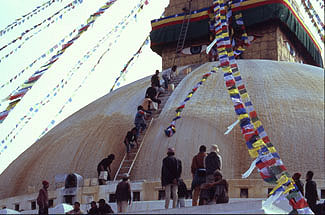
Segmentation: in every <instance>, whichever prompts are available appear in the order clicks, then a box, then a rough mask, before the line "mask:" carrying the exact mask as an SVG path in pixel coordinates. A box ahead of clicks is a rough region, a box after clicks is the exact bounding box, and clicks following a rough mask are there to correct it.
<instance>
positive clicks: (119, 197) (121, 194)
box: [115, 173, 131, 213]
mask: <svg viewBox="0 0 325 215" xmlns="http://www.w3.org/2000/svg"><path fill="white" fill-rule="evenodd" d="M128 179H129V175H128V174H127V173H124V174H123V177H122V181H121V182H120V183H118V185H117V187H116V191H115V196H116V202H117V212H118V213H125V212H127V209H128V202H129V204H131V186H130V184H129V182H128Z"/></svg>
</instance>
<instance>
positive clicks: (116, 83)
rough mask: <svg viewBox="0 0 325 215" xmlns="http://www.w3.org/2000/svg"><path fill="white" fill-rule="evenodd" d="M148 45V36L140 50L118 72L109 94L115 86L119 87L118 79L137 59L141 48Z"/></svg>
mask: <svg viewBox="0 0 325 215" xmlns="http://www.w3.org/2000/svg"><path fill="white" fill-rule="evenodd" d="M148 43H149V36H147V38H146V39H145V41H144V42H143V43H142V45H141V46H140V48H139V49H138V51H137V52H136V53H135V54H134V55H133V56H132V57H131V58H130V60H128V62H127V63H126V64H125V66H124V68H123V69H122V71H121V72H120V75H119V77H117V78H116V79H115V82H114V84H113V86H112V88H111V90H110V91H109V92H112V91H113V90H114V87H115V85H116V86H119V82H118V81H119V79H120V78H121V77H122V76H123V75H125V74H126V72H127V68H128V67H129V66H130V63H131V62H133V60H134V59H135V58H137V57H139V55H140V53H141V50H142V48H143V46H145V45H147V44H148Z"/></svg>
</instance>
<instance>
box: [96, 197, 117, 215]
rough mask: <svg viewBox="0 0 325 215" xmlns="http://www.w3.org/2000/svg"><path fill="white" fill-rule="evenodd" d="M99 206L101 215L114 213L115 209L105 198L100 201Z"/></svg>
mask: <svg viewBox="0 0 325 215" xmlns="http://www.w3.org/2000/svg"><path fill="white" fill-rule="evenodd" d="M98 203H99V207H98V214H99V215H106V214H113V213H114V211H113V210H112V208H111V206H109V205H108V204H107V203H106V202H105V199H100V200H99V201H98Z"/></svg>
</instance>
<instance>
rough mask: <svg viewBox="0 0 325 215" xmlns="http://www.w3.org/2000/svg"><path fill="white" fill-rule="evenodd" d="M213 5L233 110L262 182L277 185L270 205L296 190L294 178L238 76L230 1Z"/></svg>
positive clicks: (272, 193) (222, 63)
mask: <svg viewBox="0 0 325 215" xmlns="http://www.w3.org/2000/svg"><path fill="white" fill-rule="evenodd" d="M214 5H215V7H214V12H215V20H216V24H215V26H216V30H215V32H216V39H217V51H218V55H219V61H220V67H221V68H222V70H223V72H224V81H225V84H226V87H227V88H228V93H229V96H230V98H231V100H232V101H233V103H234V108H235V112H236V114H237V115H238V119H239V121H240V127H241V129H242V134H243V135H244V138H245V140H246V145H247V147H248V150H249V154H250V156H251V157H252V158H256V159H255V160H254V161H253V164H252V165H256V167H257V168H258V171H259V173H260V175H261V176H262V178H263V180H264V181H266V182H268V183H272V184H277V186H276V187H275V188H274V189H273V190H272V192H271V193H270V194H271V197H270V198H269V199H268V200H267V201H266V202H267V203H266V205H270V204H272V203H273V202H274V201H276V199H278V198H279V197H280V196H281V195H282V194H285V195H287V196H288V193H292V192H299V191H297V190H298V189H297V188H296V187H295V186H294V182H293V180H292V179H291V178H289V176H288V173H287V172H286V168H285V167H284V165H283V163H282V161H281V159H280V156H279V155H278V153H277V152H276V150H275V148H274V146H273V145H272V144H271V142H270V140H269V138H268V136H267V134H266V132H265V131H264V128H263V126H262V123H261V122H260V121H259V119H258V117H257V113H256V111H255V110H254V108H253V105H252V102H251V101H250V99H249V96H248V93H247V90H246V88H245V85H244V84H243V81H242V78H241V76H240V73H239V68H238V65H237V63H236V60H235V57H234V53H233V50H232V46H231V43H230V40H229V32H228V25H229V23H228V18H229V17H227V14H229V10H231V1H227V0H226V1H225V0H215V1H214ZM252 165H251V167H252ZM250 172H252V168H250V170H249V171H248V173H247V174H246V173H245V174H244V175H245V177H248V175H249V173H250ZM291 199H292V198H291ZM289 201H290V200H289ZM300 201H302V202H303V203H302V204H299V206H300V207H299V209H302V208H306V207H308V205H306V204H307V203H306V201H305V200H304V199H300ZM305 203H306V204H305ZM306 210H307V209H306Z"/></svg>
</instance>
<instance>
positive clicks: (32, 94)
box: [0, 0, 324, 174]
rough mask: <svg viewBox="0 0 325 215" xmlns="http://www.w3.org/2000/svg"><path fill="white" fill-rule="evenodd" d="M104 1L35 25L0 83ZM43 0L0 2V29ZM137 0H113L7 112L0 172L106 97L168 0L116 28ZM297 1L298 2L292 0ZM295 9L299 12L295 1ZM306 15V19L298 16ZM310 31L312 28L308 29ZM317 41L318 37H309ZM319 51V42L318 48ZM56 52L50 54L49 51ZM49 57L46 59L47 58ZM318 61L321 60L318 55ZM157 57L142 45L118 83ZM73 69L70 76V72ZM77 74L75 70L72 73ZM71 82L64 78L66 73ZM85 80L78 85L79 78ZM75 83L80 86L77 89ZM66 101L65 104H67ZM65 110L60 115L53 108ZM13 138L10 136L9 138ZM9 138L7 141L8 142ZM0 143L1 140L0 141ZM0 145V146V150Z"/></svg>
mask: <svg viewBox="0 0 325 215" xmlns="http://www.w3.org/2000/svg"><path fill="white" fill-rule="evenodd" d="M72 1H73V0H58V1H56V2H55V3H54V4H52V5H51V7H49V8H46V9H45V10H44V11H42V12H40V13H39V14H37V15H35V16H33V17H31V18H30V19H29V20H28V21H26V22H25V23H24V24H23V25H20V26H18V27H15V28H14V29H12V30H11V31H9V32H8V33H7V34H6V35H3V36H0V47H2V46H3V45H5V44H7V43H9V42H10V41H12V40H13V39H15V38H17V36H18V35H20V33H21V32H23V31H25V30H26V29H29V28H31V27H32V26H34V25H35V24H38V23H40V22H41V21H43V20H44V19H46V18H48V17H49V16H50V15H52V14H54V13H55V12H56V11H58V10H60V9H61V8H63V7H64V6H65V5H67V4H69V3H70V2H72ZM106 1H107V0H96V1H94V0H83V1H82V3H81V4H78V5H77V6H76V7H75V8H74V9H73V10H71V11H69V12H67V13H65V14H63V16H62V19H59V20H58V21H57V22H55V23H53V24H51V25H50V26H49V27H48V28H44V29H43V27H41V28H42V29H43V30H42V31H41V32H39V33H37V34H36V35H35V36H33V37H32V38H31V39H30V40H28V41H26V42H24V44H23V46H22V48H20V49H18V51H17V52H14V53H13V54H12V55H10V57H9V58H7V59H4V60H3V61H2V62H0V74H1V76H0V77H1V78H0V85H2V84H3V83H6V82H7V81H8V80H9V79H10V78H12V77H14V76H15V75H16V74H18V73H19V72H20V71H21V70H22V69H24V68H25V67H26V66H28V65H30V63H31V62H33V60H35V59H37V58H38V57H39V56H41V55H42V54H44V53H46V52H47V50H49V49H50V48H51V47H53V46H54V45H55V44H57V43H58V42H59V41H60V40H61V39H62V38H64V37H65V36H66V35H67V34H68V33H70V32H71V31H72V30H73V29H78V28H79V27H80V25H81V24H85V23H86V20H87V19H88V17H89V16H90V15H91V14H93V13H94V12H96V11H97V10H98V9H99V8H100V7H101V6H102V5H104V3H105V2H106ZM45 2H48V0H24V1H23V0H10V1H8V0H0V3H1V7H0V30H2V29H4V28H5V27H6V26H7V25H8V24H10V23H12V22H13V21H15V19H16V18H19V17H21V16H22V15H24V14H26V13H28V12H30V11H32V10H33V9H34V8H35V7H36V6H39V5H42V4H43V3H45ZM138 2H140V0H132V1H130V0H118V1H117V2H116V3H114V4H113V5H112V6H111V7H110V8H109V9H108V10H106V11H105V13H104V14H103V15H101V16H100V17H99V18H98V19H97V20H96V21H95V23H94V24H93V25H92V26H91V27H90V28H89V29H88V30H87V31H86V32H85V33H83V34H82V35H81V37H80V38H79V39H78V40H76V41H75V42H74V44H73V45H72V46H70V47H69V48H68V49H67V50H66V51H65V52H64V54H63V55H62V56H61V57H60V58H59V60H58V61H56V62H55V63H54V64H53V66H52V67H51V68H50V69H49V70H48V71H47V72H46V73H45V74H44V75H43V76H42V77H41V79H39V80H38V81H37V82H36V83H35V84H34V86H33V88H32V89H31V90H30V91H29V92H28V93H27V94H26V95H25V96H24V99H23V100H22V101H21V102H19V104H18V105H17V106H16V107H15V108H14V110H13V111H11V112H10V114H9V116H8V117H7V118H6V120H5V121H4V123H2V124H0V141H1V140H4V139H5V137H7V135H8V134H10V132H11V131H13V133H12V134H11V135H9V138H8V139H7V141H6V142H5V144H6V145H7V146H8V148H7V149H6V150H4V151H3V152H2V153H1V154H0V174H1V173H2V172H3V170H4V169H5V168H6V167H7V166H8V165H9V164H10V163H11V162H12V161H13V160H14V159H15V158H17V156H19V155H20V154H21V153H22V152H24V151H25V150H26V149H27V148H28V147H30V146H31V145H32V144H33V143H35V141H36V140H37V139H38V138H39V136H40V134H41V132H42V131H43V130H44V129H45V128H47V127H48V126H49V125H51V123H50V122H51V121H52V120H55V124H54V125H53V126H50V127H49V129H51V128H53V127H54V126H55V125H57V124H59V123H60V122H61V121H62V120H64V119H65V118H67V117H68V116H70V115H71V114H73V113H74V112H76V111H78V110H79V109H81V108H82V107H84V106H86V105H87V104H89V103H91V102H93V101H95V100H96V99H98V98H100V97H102V96H104V95H106V94H107V93H108V92H109V90H110V89H111V87H112V85H113V83H114V81H115V79H116V78H117V77H118V76H119V74H120V71H121V70H122V69H123V67H124V65H125V63H126V62H127V61H128V60H129V59H130V58H131V57H132V56H133V55H134V53H136V51H137V50H138V49H139V47H140V46H141V44H142V43H143V41H144V40H145V38H146V37H147V36H148V35H149V32H150V31H151V25H150V20H153V19H157V18H159V17H160V15H161V14H162V13H163V11H164V9H165V7H166V6H167V5H168V3H169V0H149V4H148V5H147V6H145V7H144V9H143V10H142V11H141V12H140V13H139V14H138V15H137V18H136V19H134V18H131V19H130V20H131V21H130V23H129V24H128V25H127V26H126V27H125V28H123V29H122V26H123V24H118V23H119V22H120V21H121V20H123V17H124V16H126V15H128V14H129V12H130V10H131V9H132V8H133V7H134V6H136V5H137V3H138ZM298 2H299V1H298ZM312 3H313V6H314V7H315V8H316V10H317V12H318V13H319V15H320V16H321V18H322V20H324V11H323V10H321V8H320V7H319V3H318V2H317V1H316V0H312ZM299 5H300V9H301V11H302V12H303V11H304V9H303V8H302V4H301V2H300V3H299ZM304 16H306V15H304ZM305 21H306V24H307V25H310V24H311V22H310V21H309V18H308V17H307V18H305ZM116 26H118V27H119V28H117V31H116V32H114V31H113V33H111V34H110V35H109V37H108V39H107V40H106V41H104V42H101V43H100V46H99V47H98V48H97V50H96V52H94V53H93V54H92V56H91V57H89V59H88V60H87V61H85V63H84V64H83V65H82V66H81V67H80V68H79V69H78V70H73V68H74V67H75V65H76V63H77V62H78V61H79V60H82V59H84V55H85V53H87V51H89V50H93V47H94V46H96V45H97V44H98V41H99V40H100V38H102V37H103V36H104V35H106V34H107V33H108V32H110V31H111V30H112V29H113V30H114V29H116V28H115V27H116ZM310 30H311V31H312V32H315V29H314V28H313V27H310ZM315 37H316V38H317V39H318V42H319V43H321V42H320V40H319V38H318V35H316V36H315ZM17 46H18V45H16V44H14V45H12V46H10V47H8V48H6V49H4V50H2V51H0V58H1V57H2V56H4V55H5V54H7V53H8V52H9V51H11V50H13V49H15V48H16V47H17ZM108 47H110V50H109V51H108V52H107V53H106V54H105V55H104V56H103V57H102V59H101V61H100V63H99V64H98V65H97V66H96V68H95V70H94V72H92V73H90V71H91V69H92V68H93V66H94V65H96V63H97V61H98V59H99V58H100V57H101V55H102V54H103V53H105V51H106V50H107V48H108ZM322 47H323V50H324V44H322ZM53 53H56V52H53ZM53 53H52V54H50V55H49V57H50V56H51V55H53ZM49 57H45V58H44V59H43V58H42V59H40V60H39V61H37V63H35V64H34V65H33V67H32V68H29V69H28V70H26V71H25V72H24V73H23V74H22V75H21V76H20V77H19V78H17V79H15V81H14V82H13V83H11V84H9V85H7V86H6V87H4V88H1V89H0V103H1V102H2V101H1V100H2V99H4V98H5V97H6V96H8V95H9V94H10V93H11V92H12V91H13V90H14V89H16V88H17V87H18V86H20V85H21V84H22V83H23V82H24V81H25V80H27V79H28V78H29V77H30V76H31V75H32V74H33V73H34V72H35V71H37V70H38V69H39V68H40V67H41V66H42V65H44V64H45V63H46V62H47V60H48V59H49ZM323 58H324V57H323ZM161 66H162V62H161V57H160V56H158V55H157V54H155V53H154V52H152V51H151V49H150V45H145V46H144V47H143V50H142V53H141V54H140V56H139V58H138V59H136V60H135V61H134V65H133V66H132V67H130V68H129V70H128V72H127V74H126V76H125V80H124V79H121V80H122V81H121V85H120V86H124V85H126V84H128V83H131V82H133V81H136V80H138V79H140V78H143V77H146V76H148V75H152V74H153V73H154V71H155V70H156V69H159V70H161ZM73 71H74V72H73ZM76 71H77V72H76ZM71 74H73V76H71V79H69V75H71ZM62 78H64V79H65V80H68V82H67V84H66V85H65V87H64V88H62V89H61V90H60V91H59V92H58V94H57V96H52V97H51V99H50V101H49V102H48V103H47V104H46V105H45V106H41V108H40V109H39V111H38V112H37V113H35V112H33V113H32V114H31V113H30V111H29V109H30V107H34V106H35V104H37V103H38V102H40V101H43V100H44V98H46V95H47V94H48V93H50V92H52V90H53V88H55V87H56V85H57V84H59V83H60V81H61V79H62ZM85 78H87V79H86V81H84V79H85ZM80 85H81V87H79V86H80ZM71 97H72V101H71V102H67V101H68V100H69V98H71ZM63 106H64V107H65V108H64V109H63V111H62V113H60V114H59V110H60V109H61V108H62V107H63ZM4 108H6V104H3V103H2V105H1V106H0V112H1V111H2V110H3V109H4ZM26 114H29V115H28V116H31V120H29V121H28V123H27V124H25V123H20V124H19V126H18V127H17V128H16V124H17V122H19V121H21V120H20V119H21V118H22V117H23V116H24V115H26ZM13 136H15V138H14V139H13ZM11 139H12V142H10V141H9V140H11ZM0 143H1V142H0ZM1 150H3V145H0V151H1Z"/></svg>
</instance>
